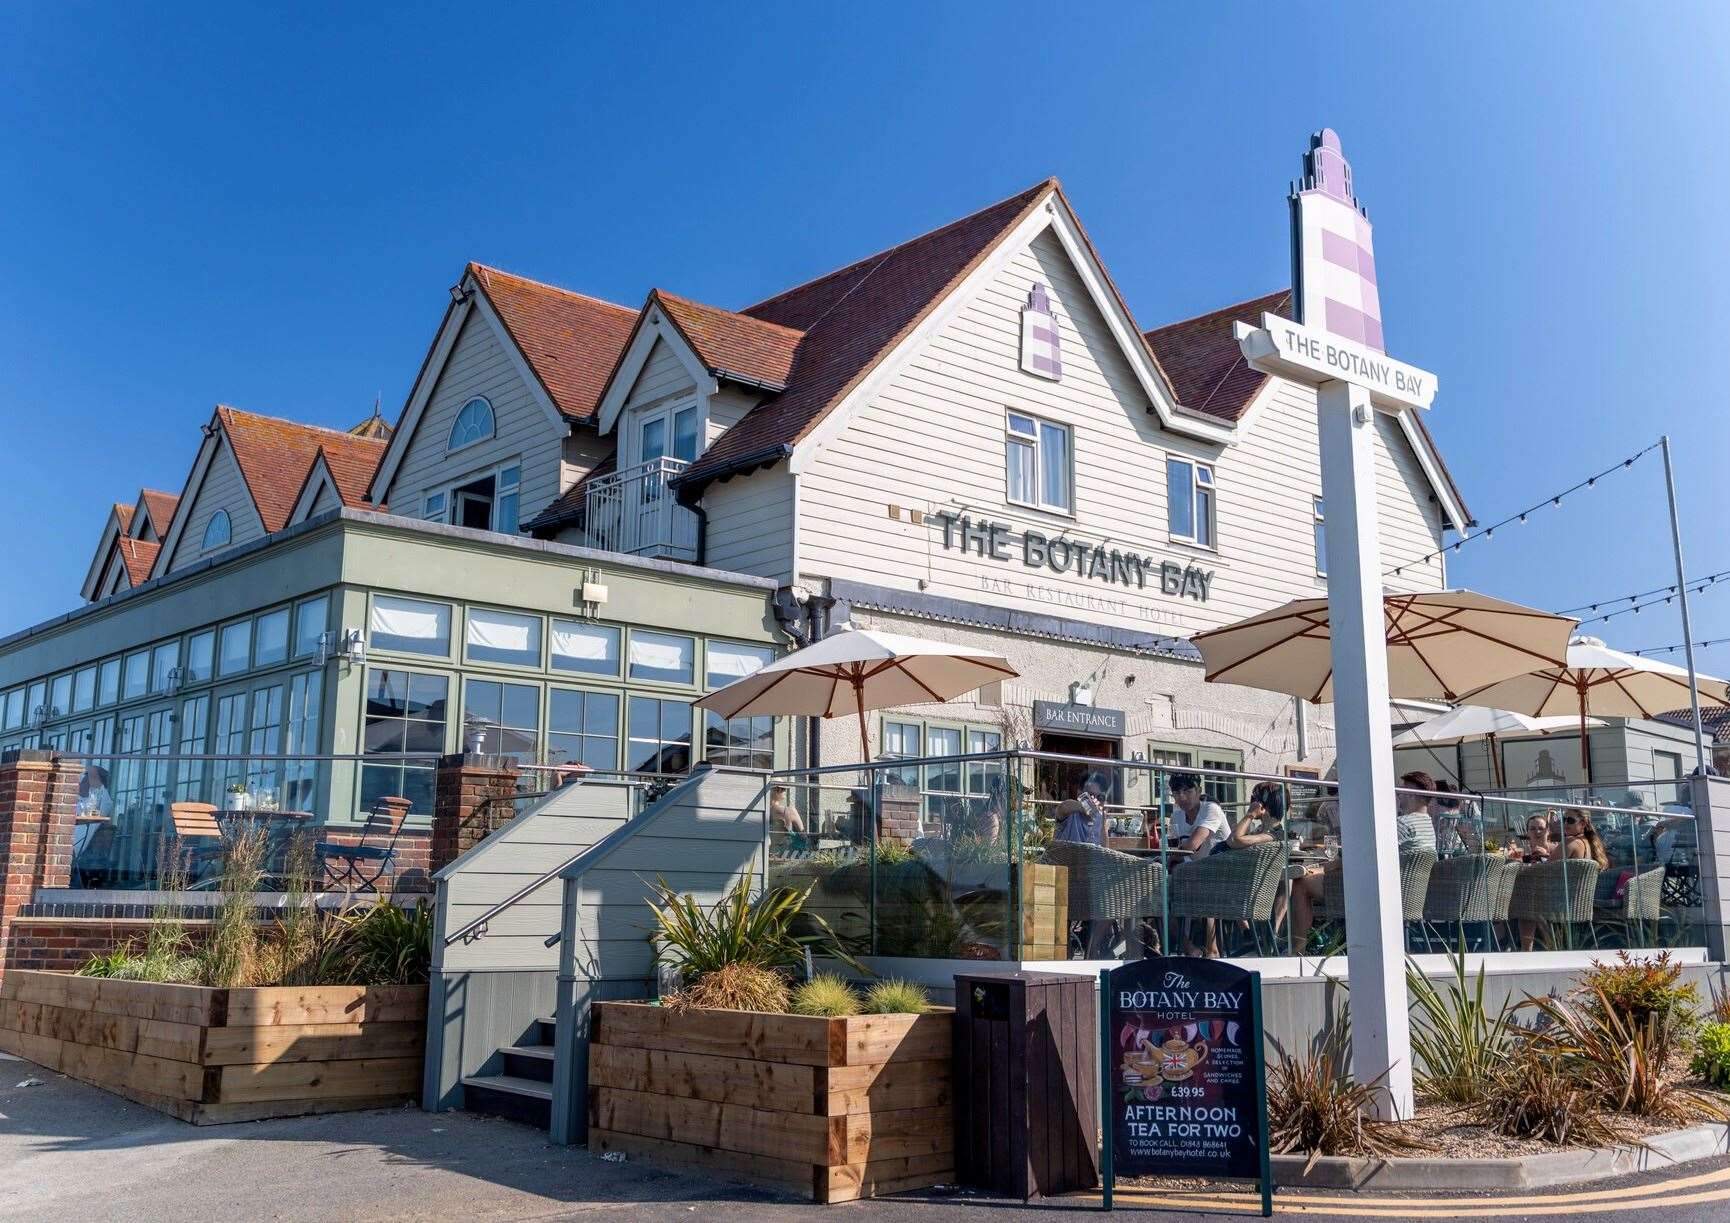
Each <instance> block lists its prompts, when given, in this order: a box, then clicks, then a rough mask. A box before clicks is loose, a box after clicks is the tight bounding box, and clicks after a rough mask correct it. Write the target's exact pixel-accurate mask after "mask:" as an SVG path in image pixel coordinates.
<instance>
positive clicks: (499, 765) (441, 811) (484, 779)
mask: <svg viewBox="0 0 1730 1223" xmlns="http://www.w3.org/2000/svg"><path fill="white" fill-rule="evenodd" d="M516 793H517V766H516V763H515V762H514V761H512V760H510V759H509V758H507V757H499V756H477V755H474V754H472V753H471V754H464V753H458V754H456V755H453V756H445V757H442V758H441V759H440V760H439V765H438V790H437V792H436V794H435V795H434V797H433V820H432V855H431V863H430V866H429V870H431V871H437V870H439V869H440V868H441V867H443V866H445V865H446V864H447V863H450V862H454V861H455V860H456V859H457V858H460V857H462V855H463V854H465V853H467V852H468V851H469V850H470V849H472V848H474V847H475V846H476V845H478V844H479V843H480V842H481V841H482V840H483V839H484V838H485V837H486V836H487V834H488V833H490V832H494V831H496V830H497V829H499V828H502V827H503V826H504V825H506V824H508V823H510V821H511V819H512V817H514V816H515V815H516V813H517V809H516V804H515V802H514V801H513V800H514V799H515V798H516Z"/></svg>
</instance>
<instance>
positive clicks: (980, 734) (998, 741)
mask: <svg viewBox="0 0 1730 1223" xmlns="http://www.w3.org/2000/svg"><path fill="white" fill-rule="evenodd" d="M1002 750H1003V732H1002V731H999V730H969V731H968V732H967V754H968V755H969V756H977V755H979V754H980V753H982V752H1000V751H1002ZM1002 773H1003V761H1001V760H981V761H979V762H978V763H977V764H970V765H968V766H967V792H968V793H969V794H989V793H990V792H991V786H990V783H989V782H988V781H987V780H986V779H987V778H989V777H992V776H1000V775H1001V774H1002Z"/></svg>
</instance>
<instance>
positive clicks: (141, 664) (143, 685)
mask: <svg viewBox="0 0 1730 1223" xmlns="http://www.w3.org/2000/svg"><path fill="white" fill-rule="evenodd" d="M149 690H150V651H149V650H139V651H138V652H136V653H134V654H128V655H127V656H126V674H125V677H124V678H123V679H122V681H121V684H120V695H121V698H122V699H124V700H128V701H131V700H136V699H137V698H139V697H141V696H143V695H144V694H145V693H146V692H148V691H149Z"/></svg>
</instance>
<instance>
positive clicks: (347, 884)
mask: <svg viewBox="0 0 1730 1223" xmlns="http://www.w3.org/2000/svg"><path fill="white" fill-rule="evenodd" d="M407 813H408V808H407V807H406V805H404V804H403V803H400V802H392V801H391V800H390V799H387V798H381V799H379V800H378V801H377V802H375V803H374V804H373V805H372V810H371V811H370V812H368V813H367V817H366V820H365V822H364V823H362V824H361V826H360V837H359V838H358V839H357V840H356V841H354V842H353V843H352V844H351V843H347V842H342V841H320V842H318V843H317V844H316V845H315V846H314V847H313V854H314V856H315V857H316V858H317V860H318V862H319V864H320V865H321V866H322V867H323V868H324V869H323V871H322V872H321V875H320V877H321V878H322V879H323V880H325V887H326V888H329V889H331V890H335V889H338V888H340V889H341V890H343V891H345V892H376V891H378V881H379V880H380V879H382V878H384V876H385V875H387V874H391V873H392V872H393V871H394V870H395V867H396V843H397V838H398V837H400V836H401V835H402V825H403V817H404V816H405V815H406V814H407Z"/></svg>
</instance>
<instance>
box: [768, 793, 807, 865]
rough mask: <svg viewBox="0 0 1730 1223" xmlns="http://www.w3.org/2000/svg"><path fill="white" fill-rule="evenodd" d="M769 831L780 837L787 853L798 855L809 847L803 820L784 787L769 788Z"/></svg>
mask: <svg viewBox="0 0 1730 1223" xmlns="http://www.w3.org/2000/svg"><path fill="white" fill-rule="evenodd" d="M769 831H770V833H771V834H775V833H779V834H780V835H781V837H782V841H783V844H784V847H785V848H786V850H787V851H788V852H789V853H800V852H802V851H804V850H805V849H808V848H809V847H810V846H809V842H808V841H807V839H806V837H805V819H804V817H803V816H801V815H800V814H799V811H798V809H797V808H796V807H794V806H793V803H792V801H791V800H790V799H789V798H788V795H787V787H786V786H771V787H770V788H769Z"/></svg>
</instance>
